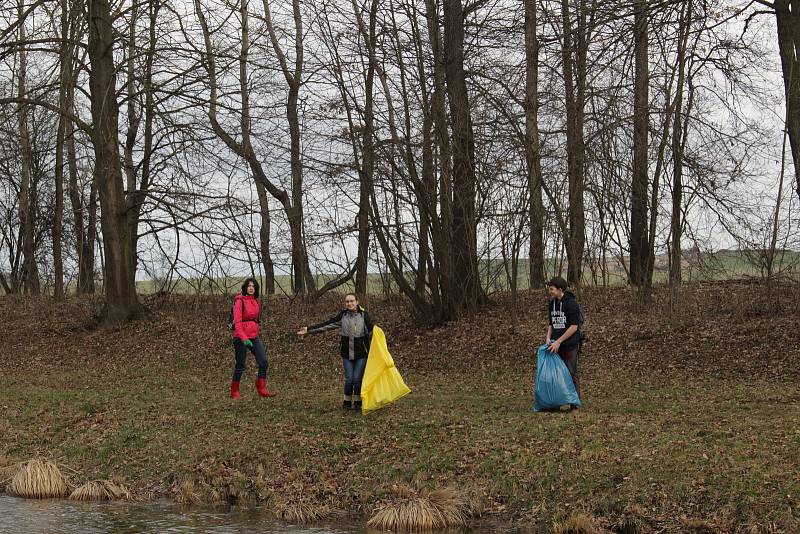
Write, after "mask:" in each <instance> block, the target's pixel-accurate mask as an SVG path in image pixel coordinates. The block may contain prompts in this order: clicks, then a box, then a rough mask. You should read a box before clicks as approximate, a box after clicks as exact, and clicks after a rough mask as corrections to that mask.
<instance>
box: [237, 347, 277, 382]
mask: <svg viewBox="0 0 800 534" xmlns="http://www.w3.org/2000/svg"><path fill="white" fill-rule="evenodd" d="M250 342H251V343H253V347H252V348H251V349H250V352H252V353H253V355H254V356H255V357H256V363H257V364H258V378H267V367H268V366H269V364H268V363H267V349H266V347H264V344H263V343H262V342H261V340H260V339H258V338H257V337H256V338H253V339H251V340H250ZM233 350H234V351H235V354H236V367H234V368H233V381H234V382H238V381H240V380H241V379H242V373H244V369H245V365H246V361H247V345H245V344H244V342H243V341H242V340H241V339H239V338H238V337H237V338H234V339H233Z"/></svg>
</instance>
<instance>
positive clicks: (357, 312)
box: [297, 293, 373, 413]
mask: <svg viewBox="0 0 800 534" xmlns="http://www.w3.org/2000/svg"><path fill="white" fill-rule="evenodd" d="M344 306H345V309H344V310H342V311H341V312H339V313H337V314H336V315H334V316H333V317H331V318H330V319H328V320H327V321H323V322H321V323H319V324H315V325H312V326H304V327H303V328H302V329H301V330H300V331H298V332H297V335H298V336H300V338H302V337H303V336H305V335H306V334H319V333H320V332H325V331H328V330H334V329H336V328H338V329H339V330H340V333H341V339H340V345H341V347H340V348H341V354H342V364H343V367H344V400H343V401H342V409H343V410H344V412H345V413H348V412H349V411H350V410H351V409H352V410H357V411H359V412H360V411H361V380H362V379H363V378H364V369H366V367H367V355H368V354H369V344H370V341H371V340H372V326H373V322H372V319H371V318H370V316H369V314H368V313H367V312H366V310H364V308H362V307H361V306H359V304H358V297H357V296H356V295H355V293H348V294H347V295H345V297H344Z"/></svg>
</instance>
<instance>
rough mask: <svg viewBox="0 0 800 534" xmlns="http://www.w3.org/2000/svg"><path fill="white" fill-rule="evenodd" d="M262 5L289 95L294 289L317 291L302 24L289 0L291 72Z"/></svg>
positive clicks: (295, 3) (289, 215)
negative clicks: (303, 116) (301, 107)
mask: <svg viewBox="0 0 800 534" xmlns="http://www.w3.org/2000/svg"><path fill="white" fill-rule="evenodd" d="M263 4H264V15H265V20H266V23H267V30H268V32H269V37H270V41H271V43H272V48H273V50H274V51H275V54H276V55H277V56H278V61H279V63H280V66H281V70H282V71H283V75H284V78H285V79H286V83H287V85H288V87H289V95H288V98H287V100H286V119H287V121H288V123H289V138H290V147H289V155H290V167H291V173H292V190H291V206H290V207H288V208H287V209H286V215H287V218H288V221H289V233H290V235H291V237H292V273H293V277H292V279H293V290H294V292H295V294H298V295H304V294H311V293H315V292H316V282H315V280H314V277H313V275H312V274H311V269H310V266H309V262H308V253H307V251H306V245H305V236H304V231H303V162H302V161H301V160H300V118H299V115H298V111H297V102H298V98H299V95H300V85H301V80H300V77H301V75H302V73H303V25H302V15H301V13H300V2H299V0H292V13H293V16H294V30H295V35H294V37H295V63H294V70H293V71H292V70H290V69H289V65H288V63H287V61H286V55H285V54H284V53H283V49H282V48H281V46H280V44H279V41H278V36H277V33H276V32H275V27H274V25H273V24H272V15H271V13H270V9H269V0H263Z"/></svg>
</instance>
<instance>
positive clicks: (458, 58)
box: [444, 0, 480, 312]
mask: <svg viewBox="0 0 800 534" xmlns="http://www.w3.org/2000/svg"><path fill="white" fill-rule="evenodd" d="M463 19H464V10H463V7H462V5H461V0H444V56H445V79H446V85H447V96H448V100H449V103H450V118H451V120H452V150H453V229H452V230H453V233H452V236H453V249H452V250H453V266H454V270H453V271H454V275H455V277H454V283H455V284H456V285H457V287H459V292H458V296H457V298H458V300H457V307H458V309H459V310H463V311H467V312H472V311H475V310H476V309H477V307H478V303H479V299H480V280H479V279H478V252H477V250H478V244H477V235H476V231H477V224H476V219H475V187H476V184H475V168H474V161H475V144H474V138H473V133H472V118H471V115H470V107H469V96H468V94H467V83H466V75H465V72H464V21H463Z"/></svg>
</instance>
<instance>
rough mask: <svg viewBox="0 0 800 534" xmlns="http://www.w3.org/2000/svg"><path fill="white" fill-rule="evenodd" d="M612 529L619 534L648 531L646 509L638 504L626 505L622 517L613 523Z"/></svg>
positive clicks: (640, 533) (634, 533) (638, 533)
mask: <svg viewBox="0 0 800 534" xmlns="http://www.w3.org/2000/svg"><path fill="white" fill-rule="evenodd" d="M612 530H613V531H614V532H618V533H619V534H643V533H645V532H649V531H650V527H649V524H648V521H647V511H646V510H645V509H644V508H642V507H640V506H636V505H630V506H627V507H626V508H625V511H624V512H623V514H622V517H620V518H619V520H618V521H617V522H616V523H615V524H614V525H613V527H612Z"/></svg>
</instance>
